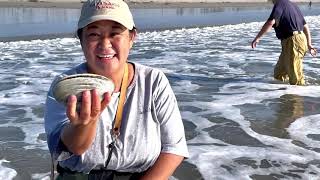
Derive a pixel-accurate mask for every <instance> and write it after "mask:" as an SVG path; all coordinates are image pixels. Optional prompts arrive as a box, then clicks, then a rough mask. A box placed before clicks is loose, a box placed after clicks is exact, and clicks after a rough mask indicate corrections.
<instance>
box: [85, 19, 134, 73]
mask: <svg viewBox="0 0 320 180" xmlns="http://www.w3.org/2000/svg"><path fill="white" fill-rule="evenodd" d="M135 35H136V31H132V32H131V33H130V32H129V30H128V29H127V28H125V27H124V26H122V25H121V24H119V23H117V22H114V21H108V20H101V21H96V22H93V23H91V24H89V25H87V26H86V27H84V28H83V31H82V35H81V36H82V37H81V39H82V40H81V46H82V50H83V52H84V56H85V58H86V61H87V63H88V68H89V72H90V73H95V74H99V75H103V76H107V77H111V76H112V75H113V74H117V73H122V72H123V68H124V65H125V63H126V61H127V58H128V55H129V51H130V49H131V47H132V45H133V41H134V38H135Z"/></svg>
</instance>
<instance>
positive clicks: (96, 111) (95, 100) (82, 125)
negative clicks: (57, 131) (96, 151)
mask: <svg viewBox="0 0 320 180" xmlns="http://www.w3.org/2000/svg"><path fill="white" fill-rule="evenodd" d="M109 101H110V94H109V93H106V94H105V95H104V100H103V101H102V103H101V104H100V97H99V95H98V94H97V91H96V90H92V91H91V92H90V91H84V92H83V96H82V105H81V111H80V112H79V113H78V112H77V110H76V104H77V98H76V96H74V95H72V96H70V97H69V99H68V107H67V116H68V118H69V120H70V124H69V125H67V126H65V127H64V128H63V130H62V135H61V140H62V142H63V144H64V145H65V146H66V147H67V148H68V150H69V151H71V152H72V153H73V154H76V155H81V154H83V153H84V152H85V151H86V150H87V149H88V148H89V147H90V146H91V144H92V142H93V141H94V138H95V136H96V128H97V122H98V119H99V116H100V114H101V112H102V111H103V109H104V108H105V107H106V106H107V104H108V103H109Z"/></svg>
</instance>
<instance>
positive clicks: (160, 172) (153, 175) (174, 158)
mask: <svg viewBox="0 0 320 180" xmlns="http://www.w3.org/2000/svg"><path fill="white" fill-rule="evenodd" d="M183 159H184V157H183V156H178V155H175V154H170V153H160V155H159V157H158V159H157V161H156V162H155V164H154V165H153V166H152V167H151V168H150V169H148V170H147V171H146V172H145V174H144V175H143V176H142V177H141V178H140V180H168V179H169V177H170V176H171V175H172V174H173V173H174V171H175V170H176V168H177V167H178V166H179V165H180V164H181V162H182V161H183Z"/></svg>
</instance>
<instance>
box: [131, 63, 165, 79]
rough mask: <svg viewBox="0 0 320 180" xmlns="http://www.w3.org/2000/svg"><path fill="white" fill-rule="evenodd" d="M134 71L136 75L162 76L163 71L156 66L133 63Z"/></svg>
mask: <svg viewBox="0 0 320 180" xmlns="http://www.w3.org/2000/svg"><path fill="white" fill-rule="evenodd" d="M133 65H134V67H135V70H136V73H137V74H138V75H143V76H150V75H151V76H154V75H156V76H159V75H160V76H162V75H164V73H163V72H162V70H160V69H158V68H154V67H151V66H147V65H143V64H140V63H133Z"/></svg>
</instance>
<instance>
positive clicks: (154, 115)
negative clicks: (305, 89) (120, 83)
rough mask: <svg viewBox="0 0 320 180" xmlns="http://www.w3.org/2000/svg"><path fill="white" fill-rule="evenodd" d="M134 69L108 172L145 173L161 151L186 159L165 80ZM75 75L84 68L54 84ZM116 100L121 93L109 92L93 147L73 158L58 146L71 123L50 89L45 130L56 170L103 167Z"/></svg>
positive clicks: (137, 66) (178, 119)
mask: <svg viewBox="0 0 320 180" xmlns="http://www.w3.org/2000/svg"><path fill="white" fill-rule="evenodd" d="M132 64H133V65H134V67H135V75H134V79H133V83H132V84H131V85H130V86H129V87H128V91H127V95H126V101H125V105H124V110H123V118H122V124H121V129H120V133H121V134H120V137H119V139H118V141H117V142H116V145H115V151H114V153H113V154H112V156H111V160H110V163H109V165H108V166H107V169H111V170H116V171H120V172H142V171H145V170H147V169H148V168H149V167H151V166H152V165H153V164H154V162H155V161H156V160H157V158H158V156H159V154H160V152H164V153H171V154H176V155H180V156H184V157H188V156H189V154H188V150H187V144H186V139H185V133H184V127H183V123H182V119H181V115H180V112H179V108H178V104H177V100H176V98H175V95H174V93H173V91H172V89H171V86H170V84H169V81H168V79H167V78H166V76H165V75H164V73H163V72H161V71H160V70H158V69H155V68H150V67H147V66H143V65H141V64H137V63H132ZM79 73H87V65H86V63H83V64H80V65H79V66H77V67H75V68H73V69H71V70H69V71H67V72H65V73H63V74H62V75H59V76H58V77H56V79H55V80H54V82H56V81H57V80H58V79H60V78H62V77H64V76H66V75H70V74H79ZM54 82H53V83H52V84H54ZM118 101H119V93H113V94H112V97H111V102H110V104H109V105H108V107H107V108H106V109H105V110H104V111H103V112H102V113H101V116H100V120H99V124H98V126H97V134H96V137H95V140H94V142H93V144H92V145H91V147H90V148H89V149H88V150H87V151H86V152H85V153H84V154H82V155H81V156H77V155H74V154H72V153H70V152H69V151H68V150H67V148H66V147H65V146H64V145H63V143H62V142H61V139H60V135H61V130H62V128H63V127H64V126H65V125H66V124H68V123H69V120H68V118H67V116H66V113H65V112H66V108H65V107H64V105H62V104H60V103H58V102H57V101H56V100H55V99H54V97H53V95H52V86H51V87H50V90H49V92H48V96H47V101H46V108H45V130H46V133H47V138H48V140H47V141H48V147H49V150H50V152H51V154H52V155H53V157H54V159H55V160H57V161H59V164H60V166H62V167H66V168H69V169H70V170H73V171H79V172H85V173H88V172H89V171H90V170H92V169H100V168H102V167H104V166H105V162H106V160H107V158H108V154H109V151H108V145H109V144H110V143H111V142H112V139H111V130H112V127H113V121H114V118H115V114H116V109H117V104H118Z"/></svg>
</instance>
